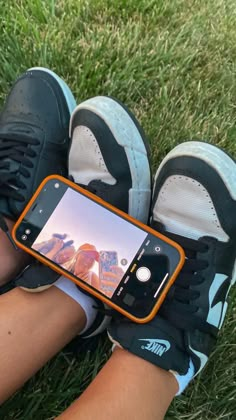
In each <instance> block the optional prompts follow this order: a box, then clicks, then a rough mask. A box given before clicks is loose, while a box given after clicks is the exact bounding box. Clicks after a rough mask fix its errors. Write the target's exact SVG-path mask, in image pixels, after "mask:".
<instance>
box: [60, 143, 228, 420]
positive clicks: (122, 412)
mask: <svg viewBox="0 0 236 420" xmlns="http://www.w3.org/2000/svg"><path fill="white" fill-rule="evenodd" d="M219 192H220V194H219ZM235 213H236V163H235V161H233V159H231V158H230V157H229V156H228V155H227V154H226V153H224V152H223V151H221V150H220V149H217V148H216V147H213V146H211V145H208V144H206V143H200V142H188V143H184V144H182V145H179V146H177V147H176V148H175V149H174V150H173V151H172V152H170V153H169V154H168V155H167V157H166V158H165V159H164V161H163V163H162V164H161V166H160V168H159V170H158V172H157V175H156V177H155V185H154V195H153V207H152V226H153V227H154V228H156V229H158V230H159V231H161V232H162V233H164V234H166V235H168V236H169V237H171V238H172V239H175V240H176V241H178V242H179V243H180V244H182V246H183V247H184V249H185V253H186V256H187V258H186V262H185V265H184V268H183V269H182V271H181V273H180V275H179V276H178V278H177V280H176V281H175V284H174V285H173V286H172V289H171V291H170V293H169V294H168V295H167V298H166V300H165V301H164V303H163V305H162V307H161V308H160V310H159V312H158V314H157V315H156V316H155V317H154V319H153V320H152V321H150V322H149V323H147V324H135V323H132V322H130V321H128V320H127V319H121V318H118V317H117V318H114V319H113V321H112V323H111V325H110V326H109V327H108V333H109V337H110V338H111V340H112V342H113V345H114V346H115V350H114V353H113V355H112V357H111V359H110V360H109V361H108V363H107V365H106V366H105V367H104V368H103V370H101V372H100V373H99V374H98V376H97V378H96V379H95V380H94V382H93V383H92V384H91V385H90V386H89V387H88V388H87V390H86V391H85V393H84V394H83V395H82V396H81V397H80V398H79V400H77V401H76V402H75V403H74V404H73V405H72V406H71V407H69V409H68V410H66V411H65V413H63V414H62V415H61V416H59V419H60V420H76V419H79V420H83V419H86V420H90V419H91V420H92V419H93V418H94V417H96V419H97V420H108V419H110V418H112V419H114V420H115V419H118V418H123V419H124V420H126V419H127V420H129V419H130V418H134V419H140V420H141V419H145V420H152V419H155V420H156V419H163V417H164V415H165V412H166V410H167V409H168V406H169V404H170V402H171V400H172V398H173V397H174V396H175V395H179V394H181V393H182V392H183V390H184V389H185V387H186V386H187V385H188V383H189V382H190V381H191V379H193V377H194V376H196V375H197V374H198V373H199V372H200V371H201V370H202V369H203V367H204V366H205V364H206V363H207V360H208V358H209V356H210V353H211V352H212V350H213V349H214V346H215V344H216V337H217V335H218V332H219V330H220V329H221V327H222V324H223V321H224V318H225V315H226V311H227V297H228V293H229V290H230V288H231V286H232V285H233V284H235V282H236V221H235ZM117 347H118V349H117Z"/></svg>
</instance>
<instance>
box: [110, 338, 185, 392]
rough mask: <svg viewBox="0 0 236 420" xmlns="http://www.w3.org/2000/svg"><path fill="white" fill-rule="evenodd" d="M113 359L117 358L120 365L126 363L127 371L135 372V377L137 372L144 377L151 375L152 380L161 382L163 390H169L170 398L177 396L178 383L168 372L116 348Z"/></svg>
mask: <svg viewBox="0 0 236 420" xmlns="http://www.w3.org/2000/svg"><path fill="white" fill-rule="evenodd" d="M113 357H118V358H119V359H120V360H121V363H127V369H129V370H130V372H132V371H135V372H136V374H137V375H138V373H139V372H140V373H141V372H143V374H144V372H145V375H151V377H152V378H153V380H155V379H156V380H157V381H158V383H159V381H160V380H161V381H162V385H163V386H164V388H165V389H168V390H169V393H170V394H171V395H172V397H174V396H175V395H176V394H178V392H179V386H178V381H177V379H176V377H175V376H174V375H173V374H172V373H171V372H168V371H166V370H164V369H162V368H160V367H159V366H154V365H153V364H152V363H150V362H148V361H147V360H144V359H142V358H140V357H138V356H136V355H135V354H133V353H130V352H129V351H127V350H125V349H122V348H120V347H118V346H116V347H115V348H114V351H113ZM151 377H150V378H151Z"/></svg>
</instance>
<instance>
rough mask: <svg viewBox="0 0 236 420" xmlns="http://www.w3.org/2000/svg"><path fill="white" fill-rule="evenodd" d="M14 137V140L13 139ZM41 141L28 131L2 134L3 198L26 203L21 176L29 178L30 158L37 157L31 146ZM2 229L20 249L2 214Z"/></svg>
mask: <svg viewBox="0 0 236 420" xmlns="http://www.w3.org/2000/svg"><path fill="white" fill-rule="evenodd" d="M13 137H14V138H13ZM38 144H39V141H38V140H37V139H36V138H34V137H32V135H29V132H27V130H24V132H21V133H14V135H13V133H10V134H9V133H2V132H1V139H0V188H1V189H0V194H1V197H6V198H13V199H14V200H16V201H21V202H23V201H24V197H23V195H22V194H20V192H19V189H24V188H25V184H24V183H23V181H22V180H20V177H19V175H23V177H25V178H28V177H29V176H30V172H29V168H32V167H33V163H32V161H31V159H30V158H32V157H35V156H36V152H35V151H33V150H32V149H31V147H30V146H31V145H38ZM0 229H2V230H3V232H5V233H6V235H7V237H8V239H9V240H10V242H11V244H12V245H13V247H14V248H15V249H18V248H17V247H16V245H15V243H14V241H13V239H12V237H11V235H10V232H9V229H8V226H7V224H6V222H5V220H4V219H3V217H2V215H1V214H0Z"/></svg>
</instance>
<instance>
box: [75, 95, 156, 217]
mask: <svg viewBox="0 0 236 420" xmlns="http://www.w3.org/2000/svg"><path fill="white" fill-rule="evenodd" d="M70 136H71V138H72V145H71V149H70V154H69V174H70V175H71V176H72V177H73V179H74V181H75V182H76V183H77V184H80V185H84V186H88V188H89V189H91V191H93V192H94V193H95V194H96V195H98V196H99V197H100V198H102V199H104V200H105V201H107V202H109V203H110V204H112V205H114V206H116V207H118V208H119V209H121V210H123V211H125V212H126V213H129V214H130V215H131V216H133V217H135V218H137V219H139V220H141V221H142V222H144V223H146V222H147V221H148V216H149V210H150V199H151V172H150V164H149V148H148V144H147V141H146V139H145V134H144V132H143V130H142V128H141V127H140V125H139V123H138V121H137V120H136V119H135V117H134V115H133V114H132V113H131V112H130V111H129V110H128V109H127V108H126V107H125V106H124V105H123V104H121V103H120V102H118V101H117V100H115V99H113V98H110V97H105V96H97V97H95V98H91V99H88V100H87V101H85V102H82V103H81V104H80V105H79V106H77V108H76V109H75V110H74V112H73V114H72V117H71V122H70Z"/></svg>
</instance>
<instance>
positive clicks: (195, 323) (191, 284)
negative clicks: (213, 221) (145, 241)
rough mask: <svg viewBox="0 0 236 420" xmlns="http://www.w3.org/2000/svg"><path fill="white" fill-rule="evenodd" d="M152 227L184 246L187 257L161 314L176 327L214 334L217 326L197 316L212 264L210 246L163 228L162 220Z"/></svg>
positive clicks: (154, 223)
mask: <svg viewBox="0 0 236 420" xmlns="http://www.w3.org/2000/svg"><path fill="white" fill-rule="evenodd" d="M152 227H154V229H156V230H159V231H162V233H163V234H164V235H165V236H167V237H168V238H170V239H172V240H173V241H175V242H177V243H178V244H179V245H180V246H182V248H183V249H184V251H185V256H186V259H185V263H184V266H183V268H182V270H181V272H180V274H179V275H178V278H177V279H176V281H175V283H174V284H173V286H172V287H171V289H170V291H169V293H168V295H167V297H166V300H165V301H164V303H163V305H162V307H161V309H160V313H161V314H162V315H164V316H165V318H167V319H168V320H169V321H171V323H172V324H174V325H175V326H176V327H178V328H181V329H183V330H189V329H196V328H197V329H200V330H202V331H204V332H208V333H209V329H210V330H211V332H212V333H213V334H214V333H215V329H214V327H212V328H211V326H210V325H208V324H207V323H206V322H205V321H204V320H203V319H201V318H200V317H199V315H197V313H198V311H199V305H198V302H197V300H198V299H199V297H200V295H201V293H200V291H199V290H197V289H198V288H197V286H198V285H200V284H202V283H203V282H204V281H205V276H204V272H203V271H204V270H205V269H207V268H208V266H209V263H208V261H207V258H206V253H207V252H208V251H209V245H208V244H206V243H205V242H204V241H203V240H201V239H200V240H195V239H190V238H186V237H184V236H181V235H178V234H175V233H171V232H166V231H163V228H162V227H161V226H160V224H159V223H158V222H153V223H152ZM188 315H189V316H188Z"/></svg>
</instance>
